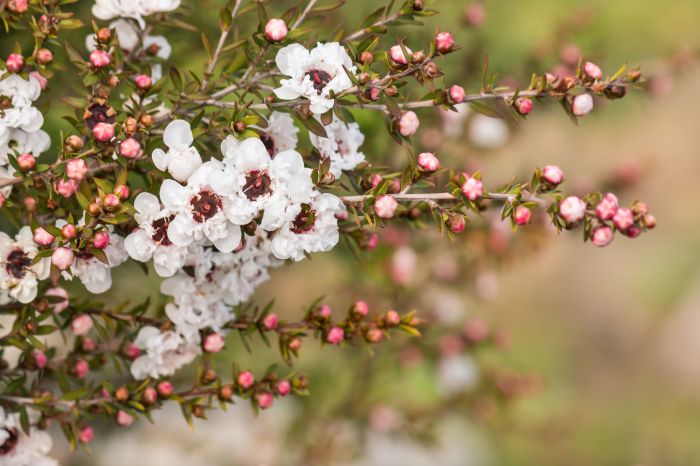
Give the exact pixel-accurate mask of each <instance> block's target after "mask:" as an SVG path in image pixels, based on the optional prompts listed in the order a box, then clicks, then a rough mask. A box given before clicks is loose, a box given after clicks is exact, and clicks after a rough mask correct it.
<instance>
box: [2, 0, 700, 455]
mask: <svg viewBox="0 0 700 466" xmlns="http://www.w3.org/2000/svg"><path fill="white" fill-rule="evenodd" d="M91 3H92V2H89V1H85V2H80V5H79V8H83V9H84V10H85V12H86V13H87V10H88V9H89V7H90V5H91ZM222 3H223V2H219V1H211V0H198V1H196V2H194V1H187V0H184V1H183V4H185V5H186V7H188V8H189V10H187V14H186V20H187V21H188V22H190V23H192V24H195V25H197V26H198V27H200V28H201V29H202V30H203V31H205V32H207V34H208V35H209V37H210V40H211V39H212V38H214V37H215V36H216V35H217V33H216V22H217V19H216V11H217V10H218V9H219V8H220V7H221V4H222ZM292 3H294V2H290V1H278V0H275V1H273V2H271V4H270V5H269V10H270V11H271V12H277V13H278V14H279V13H281V12H283V11H284V10H286V9H287V7H288V6H290V5H291V4H292ZM325 3H330V2H328V1H325V0H321V1H320V2H319V4H325ZM426 3H427V4H428V6H429V7H434V8H436V9H438V10H439V11H440V12H441V14H440V15H439V16H436V17H434V18H428V19H427V20H426V21H425V23H426V27H424V28H408V27H406V28H399V29H396V30H392V32H391V33H390V34H389V36H387V37H386V38H385V39H384V40H385V41H386V43H387V44H389V43H390V42H391V40H392V39H394V38H401V37H405V39H406V43H407V44H408V45H409V46H412V47H413V48H414V50H415V49H416V48H419V46H420V45H419V44H425V43H427V41H428V40H429V39H430V37H432V35H433V34H434V32H435V30H436V29H437V28H439V29H441V30H447V31H451V32H453V34H454V35H455V38H456V40H457V43H459V44H460V45H462V46H463V49H462V50H461V51H459V52H458V53H456V54H454V55H451V56H450V57H449V59H448V60H446V61H445V62H444V71H445V75H446V76H445V78H444V81H445V83H447V84H452V83H459V84H461V85H463V86H464V87H465V88H466V89H467V91H468V92H470V91H471V92H475V91H477V90H478V86H479V82H480V67H481V61H482V59H483V56H484V54H485V53H488V55H489V59H490V63H491V67H492V70H493V71H495V72H496V73H498V75H499V77H500V79H501V82H505V83H511V82H517V83H520V85H521V86H526V85H527V84H528V83H529V78H530V74H531V73H532V72H536V73H541V72H544V71H547V70H550V69H552V68H553V67H555V66H556V65H557V64H558V63H561V62H562V61H566V60H567V59H570V57H571V56H572V54H573V55H576V56H577V55H578V53H579V52H580V53H582V54H583V56H584V57H585V58H586V59H590V60H593V61H595V62H596V63H598V64H599V65H600V66H601V67H602V68H603V70H604V72H605V73H607V74H612V73H613V72H614V71H615V70H616V69H617V68H618V67H619V66H620V65H621V64H623V63H630V64H632V65H634V64H641V65H642V71H644V72H647V73H649V75H650V77H651V78H652V79H651V80H650V82H649V83H648V85H647V86H646V87H647V89H646V90H644V91H638V92H631V93H630V95H628V97H627V98H625V99H623V100H622V101H617V102H614V103H612V104H608V103H606V102H600V105H599V106H598V107H597V108H596V110H595V111H594V112H593V113H592V114H591V115H589V116H587V117H585V118H584V119H582V120H581V121H580V124H579V126H578V127H576V126H574V125H573V124H572V123H571V122H570V121H569V120H568V118H567V117H566V116H565V115H564V113H563V112H562V111H561V109H560V108H558V107H557V106H556V105H552V104H550V105H536V106H535V111H534V112H533V114H532V115H531V116H529V117H528V119H527V121H525V122H520V123H518V124H514V123H513V122H510V121H508V122H507V123H506V124H501V123H495V124H494V123H492V122H486V123H484V122H483V121H480V120H483V118H484V117H479V116H475V115H474V114H469V115H466V118H464V119H455V118H452V119H448V120H445V119H444V117H442V116H441V115H440V113H439V112H438V111H435V110H425V111H421V112H420V113H419V116H420V118H421V131H420V132H419V134H418V135H417V137H416V138H415V139H414V140H415V142H416V146H417V147H418V148H424V149H430V150H434V151H435V152H436V153H437V154H438V156H439V157H440V159H441V160H442V161H443V164H444V165H452V166H455V167H464V168H479V169H483V171H484V173H485V174H486V176H485V180H486V184H487V186H497V185H498V184H500V183H505V182H508V181H509V180H510V178H511V176H513V175H519V176H525V177H526V176H528V173H530V172H531V170H532V169H534V168H535V167H537V166H543V165H545V164H549V163H554V164H557V165H559V166H560V167H562V169H563V170H564V171H565V173H566V174H567V178H568V183H567V187H568V189H570V190H573V191H577V190H587V189H604V186H607V185H609V184H610V182H611V180H613V181H615V182H616V184H618V185H619V184H620V183H619V182H620V179H622V180H623V181H625V182H626V184H625V189H624V194H623V195H622V196H621V197H622V200H623V201H624V202H625V203H631V202H632V201H634V200H635V199H642V200H644V201H645V202H647V203H648V204H649V205H650V206H651V208H652V211H653V212H654V213H655V215H656V216H657V218H658V221H659V222H658V223H659V226H658V227H657V228H656V229H655V230H654V231H653V232H651V233H649V234H646V235H643V236H642V237H640V238H638V239H636V240H633V241H632V240H627V239H624V238H617V239H616V240H615V241H614V242H613V244H612V245H611V246H609V247H608V248H605V249H603V250H600V249H596V248H594V247H592V246H591V245H590V244H583V243H582V241H581V240H580V237H579V236H578V235H574V234H569V233H564V234H561V235H559V237H557V235H556V233H554V232H551V231H546V230H543V229H540V228H536V227H534V226H533V227H532V230H536V231H534V232H527V231H524V230H520V231H519V232H517V233H516V234H515V235H511V234H510V226H509V225H505V226H504V227H500V228H499V227H497V226H494V221H493V220H492V219H487V221H486V222H483V221H478V220H476V219H475V220H474V222H473V225H472V226H470V227H468V229H467V232H466V233H465V234H464V235H463V236H462V237H460V238H458V239H457V240H455V241H454V242H449V240H448V239H447V238H442V239H441V238H439V235H438V234H437V233H436V232H435V228H434V227H431V226H428V227H427V228H426V229H425V230H423V231H421V232H420V233H418V234H417V235H415V236H416V239H413V240H408V239H406V235H405V231H406V230H403V231H401V230H393V231H389V232H385V234H384V235H382V245H381V246H380V247H379V249H378V250H377V251H376V252H375V253H374V254H372V255H369V254H367V255H361V256H360V257H354V256H353V255H352V254H351V253H350V250H349V249H348V248H344V247H340V248H338V250H337V251H336V252H333V253H327V254H323V255H316V256H314V258H313V260H307V261H305V262H303V263H301V264H297V265H293V266H289V267H283V268H281V269H278V270H275V271H273V276H272V280H271V281H270V282H269V283H267V284H266V285H264V286H263V287H261V289H260V291H259V293H258V294H257V295H256V298H255V300H256V302H259V303H265V302H267V300H269V299H270V298H272V297H276V298H277V306H278V310H279V311H280V313H281V314H282V315H283V316H284V317H286V318H290V319H291V318H295V317H296V318H298V317H299V316H300V315H301V312H302V308H303V307H304V306H305V305H307V304H308V303H309V302H310V301H312V300H313V299H315V298H317V297H320V296H324V302H327V303H328V304H329V305H331V307H333V308H336V309H338V310H339V311H340V310H341V308H342V307H343V306H345V305H346V304H347V303H348V302H352V300H354V299H360V298H361V299H366V300H367V301H368V302H370V305H371V307H372V308H374V309H377V310H380V309H387V308H388V307H389V306H391V307H396V308H397V309H398V310H400V311H409V310H411V309H416V310H418V312H419V313H424V314H425V315H426V316H429V317H430V319H431V322H433V323H434V325H433V327H432V328H431V329H429V330H428V331H427V332H426V337H425V343H420V344H418V343H416V342H415V341H412V340H411V339H410V338H408V337H406V338H397V339H395V340H393V341H392V342H391V343H390V344H388V345H386V346H384V347H381V348H378V349H377V350H376V352H375V354H370V352H368V351H364V350H361V349H351V348H325V349H324V350H323V351H322V352H321V351H319V348H317V347H313V345H307V346H306V347H305V348H304V349H303V350H302V357H301V359H300V361H299V363H298V365H297V366H296V367H295V368H296V369H297V370H300V371H304V372H307V373H308V374H309V377H310V382H311V394H312V395H311V397H309V398H308V399H304V400H285V401H283V402H281V403H279V404H278V405H276V406H275V407H273V409H271V410H269V411H267V412H264V413H262V414H261V415H259V416H258V417H255V416H253V414H252V413H251V411H250V410H249V409H248V408H247V407H246V406H245V404H244V403H242V404H241V405H240V406H236V407H234V408H233V409H231V410H229V411H228V412H226V413H216V414H213V415H211V416H210V420H208V421H206V422H204V421H197V422H196V424H195V427H196V428H195V429H194V431H191V430H190V429H189V428H188V427H187V425H186V423H185V422H184V420H183V419H182V418H181V416H180V415H179V413H178V412H177V410H174V411H173V410H170V409H168V410H165V411H164V412H162V413H160V414H158V415H157V416H156V419H157V420H159V421H160V422H157V423H156V424H155V425H148V424H146V423H145V422H140V423H139V425H137V426H134V427H132V428H130V429H128V430H121V429H117V428H115V427H114V426H110V425H104V426H101V428H100V430H98V435H97V440H96V442H95V443H94V444H93V445H92V454H91V455H90V456H86V455H84V454H79V455H76V456H70V455H68V453H67V452H65V449H66V447H65V445H64V444H62V443H61V442H60V441H59V442H57V444H58V445H57V455H58V456H63V458H64V460H63V461H64V463H65V464H73V465H88V464H89V465H100V466H108V465H109V466H111V465H124V464H144V465H145V464H148V465H161V464H163V465H165V464H167V465H169V466H177V465H191V464H205V463H206V464H212V465H214V464H216V465H258V464H269V465H278V464H279V465H287V464H289V465H292V464H309V465H325V464H333V465H334V464H339V465H394V464H395V465H406V466H422V465H433V464H441V465H448V466H451V465H454V466H459V465H513V466H514V465H562V464H567V465H572V466H578V465H582V466H583V465H630V466H631V465H659V464H664V465H693V464H700V443H698V441H697V433H698V427H700V422H699V421H698V419H700V399H699V396H698V393H699V392H700V390H699V388H700V361H699V358H698V355H700V235H698V227H700V216H699V215H698V208H697V206H696V203H697V202H698V201H697V200H698V193H697V190H698V183H697V177H698V173H700V154H699V153H698V144H697V132H698V129H700V128H699V127H698V122H699V121H700V77H698V69H697V67H695V65H694V59H693V58H694V57H693V55H694V51H697V50H698V47H700V28H698V18H700V2H693V1H689V0H667V1H665V2H658V1H655V0H618V1H615V2H610V1H605V0H589V1H576V0H557V1H551V0H523V1H519V2H509V1H502V0H501V1H499V0H484V1H483V2H482V3H480V4H479V5H480V6H482V7H483V9H484V11H485V17H484V19H483V23H482V24H480V25H478V27H475V26H473V25H468V24H467V22H466V21H465V10H467V9H468V8H469V7H470V6H471V7H472V8H473V3H472V2H465V1H458V0H441V1H437V2H432V3H431V2H428V1H426ZM378 6H379V4H378V2H377V1H376V0H352V1H351V2H348V4H347V5H345V6H344V7H342V8H341V9H339V10H335V11H333V12H331V13H328V14H327V16H326V17H325V19H324V20H323V22H322V25H321V26H319V27H318V28H317V30H316V32H317V34H316V35H314V34H313V33H312V34H309V35H307V36H305V37H304V38H305V40H307V41H310V40H311V39H312V38H314V37H316V38H318V39H319V40H324V39H326V38H327V37H328V36H330V34H331V32H332V30H333V25H336V24H343V25H344V27H345V29H346V30H353V29H354V28H356V27H357V26H358V25H359V23H360V22H361V19H362V18H364V17H365V16H367V15H368V14H369V13H371V12H372V11H373V10H375V9H376V8H377V7H378ZM471 11H472V15H473V14H474V10H471ZM273 15H274V14H273ZM247 18H249V21H251V23H250V24H246V25H241V27H255V26H256V24H254V19H253V16H252V15H249V16H248V17H247ZM473 19H474V17H473V16H472V20H473ZM319 31H320V32H319ZM158 32H159V33H164V34H165V35H166V36H167V37H168V38H169V39H170V41H171V42H172V44H173V49H174V53H173V57H172V59H173V61H174V62H175V63H176V64H177V65H178V66H179V67H181V68H183V69H186V68H191V69H193V70H199V69H201V64H202V63H203V62H204V60H205V59H206V57H205V55H204V52H203V50H202V47H201V46H200V45H199V38H198V34H196V33H191V32H187V31H175V30H171V31H158ZM325 34H328V36H326V35H325ZM82 36H83V33H82V32H76V33H75V34H73V35H72V36H71V38H70V40H71V41H74V43H75V46H76V48H78V49H80V50H84V45H83V43H84V42H83V37H82ZM5 47H10V45H9V44H7V45H5V44H3V45H2V48H3V49H4V48H5ZM576 59H577V57H576ZM67 73H68V71H67ZM54 86H55V87H54V89H53V91H52V92H55V94H54V95H59V93H61V92H64V91H66V89H63V88H62V87H61V86H62V84H61V82H57V83H55V84H54ZM60 108H61V107H60V104H55V105H54V107H53V109H54V110H55V112H54V113H53V114H52V115H58V114H60ZM467 113H468V112H467ZM463 116H464V115H463ZM357 118H358V121H359V122H360V124H361V127H362V130H363V131H364V132H365V134H366V142H365V146H364V151H365V154H366V155H367V157H368V159H369V160H371V161H378V160H382V161H384V163H391V162H393V163H396V164H400V163H401V161H402V160H405V159H404V158H403V157H404V156H405V155H404V152H403V149H401V148H399V147H398V146H396V145H395V144H394V143H393V142H392V141H391V140H390V139H389V137H388V136H387V135H386V134H385V132H384V130H383V125H382V124H378V123H381V121H380V117H379V116H377V115H374V114H369V113H368V114H360V113H358V114H357ZM46 126H47V130H48V131H49V132H50V134H51V135H52V137H53V139H54V142H55V141H57V140H58V134H59V131H60V130H61V129H66V125H65V123H63V122H62V121H61V120H60V119H59V117H58V116H52V117H50V118H49V119H48V121H47V125H46ZM474 128H476V129H474ZM307 147H308V146H307ZM631 181H635V182H631ZM484 224H487V225H490V226H491V227H490V228H489V229H485V228H484V227H483V225H484ZM494 232H495V233H494ZM487 255H489V256H490V257H492V259H488V260H486V259H485V258H484V257H485V256H487ZM493 258H495V259H493ZM397 271H398V272H401V273H398V272H397ZM115 275H116V277H115V278H116V279H115V287H114V289H113V290H112V291H111V292H110V293H109V294H108V295H107V296H106V297H104V298H101V299H104V300H107V301H109V300H120V299H122V298H123V297H124V296H125V295H129V296H133V295H135V294H138V295H141V294H143V296H144V297H145V295H146V294H151V295H152V296H153V297H154V299H155V301H156V303H158V302H159V300H160V302H162V298H160V297H159V294H158V282H157V280H156V278H155V277H154V276H153V274H151V275H150V276H149V277H148V278H146V279H144V278H143V275H142V273H141V272H140V269H139V268H138V267H136V266H133V265H132V264H129V265H125V266H123V267H121V268H120V269H118V270H117V271H115ZM475 319H479V321H480V322H486V323H487V324H488V326H489V328H494V329H495V328H497V329H499V330H498V331H499V332H502V333H501V335H503V334H504V333H505V332H507V334H508V335H509V338H508V344H507V345H497V347H496V346H493V347H486V348H484V349H480V350H479V351H478V352H476V353H473V354H472V353H468V354H467V355H466V356H464V358H463V359H462V360H460V362H459V363H455V365H454V366H447V365H444V364H443V362H441V361H442V359H441V357H440V356H439V355H440V351H439V349H438V348H440V347H441V341H440V335H441V332H442V333H449V332H451V331H453V330H454V329H461V328H462V326H463V324H464V323H465V322H467V323H468V322H474V321H475ZM451 329H452V330H451ZM504 339H505V338H504ZM406 345H408V348H409V349H408V350H406V349H405V348H406ZM431 348H432V349H431ZM436 354H437V356H436ZM220 359H221V360H222V361H228V360H232V359H233V360H236V361H237V362H239V364H240V365H241V366H244V367H251V368H255V369H258V370H264V369H265V368H266V367H267V366H268V365H269V364H271V363H274V362H277V361H279V358H278V356H277V355H276V354H275V351H274V350H272V349H267V348H265V347H264V345H262V344H255V345H254V352H253V353H252V354H249V353H248V352H247V351H246V350H245V348H244V347H243V345H242V344H241V343H240V340H238V338H237V336H235V335H232V336H231V337H230V338H229V339H228V345H227V350H226V352H225V353H222V354H221V355H220ZM445 371H447V373H446V372H445ZM493 371H497V372H499V373H500V372H504V373H511V372H512V373H518V374H525V375H523V376H522V377H523V380H524V381H523V380H521V383H522V384H523V385H525V386H526V389H524V390H523V393H522V394H521V395H522V396H518V397H517V399H513V400H509V401H506V402H501V401H503V400H502V398H504V397H502V396H501V397H500V398H498V400H500V401H498V407H497V409H496V410H494V409H492V408H493V406H492V404H491V403H490V402H487V401H489V400H491V398H489V395H488V393H489V390H488V389H484V388H483V387H482V385H483V384H482V383H481V382H483V380H486V379H488V377H489V374H492V372H493ZM450 375H452V377H450ZM183 377H186V376H183ZM518 380H519V379H518ZM453 387H457V389H458V390H462V391H464V392H465V394H464V395H461V394H460V396H456V397H454V396H452V395H453V394H454V392H453ZM484 390H485V391H484ZM472 391H473V393H477V395H473V396H472V395H470V393H472ZM460 393H462V392H460Z"/></svg>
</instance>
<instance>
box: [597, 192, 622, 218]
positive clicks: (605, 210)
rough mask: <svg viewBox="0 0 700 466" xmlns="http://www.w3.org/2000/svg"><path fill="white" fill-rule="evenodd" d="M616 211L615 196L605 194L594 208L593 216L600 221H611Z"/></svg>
mask: <svg viewBox="0 0 700 466" xmlns="http://www.w3.org/2000/svg"><path fill="white" fill-rule="evenodd" d="M617 209H618V204H617V196H615V195H614V194H612V193H607V194H606V195H605V196H603V199H601V200H600V202H599V203H598V205H597V206H596V208H595V214H596V216H597V217H598V218H599V219H601V220H611V219H612V218H613V217H614V216H615V214H616V213H617Z"/></svg>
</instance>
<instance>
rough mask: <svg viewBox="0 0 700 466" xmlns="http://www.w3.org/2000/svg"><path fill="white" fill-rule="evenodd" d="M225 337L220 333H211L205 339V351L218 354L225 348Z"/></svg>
mask: <svg viewBox="0 0 700 466" xmlns="http://www.w3.org/2000/svg"><path fill="white" fill-rule="evenodd" d="M224 344H225V341H224V337H222V336H221V335H219V334H218V333H210V334H209V335H207V336H206V337H205V338H204V351H206V352H207V353H218V352H219V351H221V350H222V349H223V348H224Z"/></svg>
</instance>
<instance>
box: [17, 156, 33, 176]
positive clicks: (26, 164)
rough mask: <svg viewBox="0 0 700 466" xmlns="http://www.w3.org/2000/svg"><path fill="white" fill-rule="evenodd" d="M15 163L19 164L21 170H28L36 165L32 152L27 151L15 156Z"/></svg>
mask: <svg viewBox="0 0 700 466" xmlns="http://www.w3.org/2000/svg"><path fill="white" fill-rule="evenodd" d="M17 165H19V169H20V170H22V171H23V172H28V171H29V170H33V169H34V167H36V159H35V158H34V156H33V155H32V154H30V153H28V152H27V153H24V154H21V155H20V156H19V157H17Z"/></svg>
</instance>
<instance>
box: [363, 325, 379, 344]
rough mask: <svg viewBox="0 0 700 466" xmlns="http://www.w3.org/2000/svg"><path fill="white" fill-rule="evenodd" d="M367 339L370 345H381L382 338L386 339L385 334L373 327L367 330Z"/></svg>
mask: <svg viewBox="0 0 700 466" xmlns="http://www.w3.org/2000/svg"><path fill="white" fill-rule="evenodd" d="M365 338H366V339H367V341H369V342H370V343H379V342H380V341H381V340H382V338H384V332H383V331H381V330H380V329H378V328H376V327H373V328H370V329H369V330H367V334H366V335H365Z"/></svg>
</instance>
